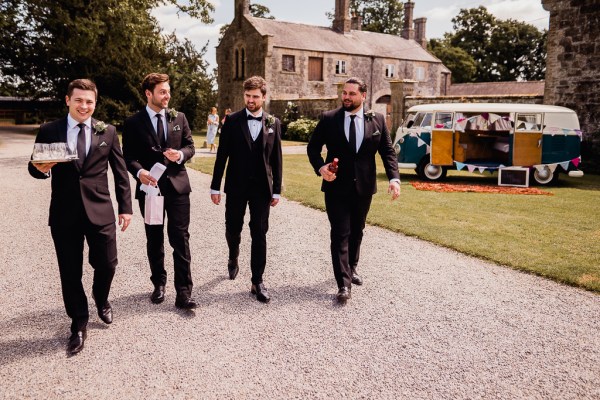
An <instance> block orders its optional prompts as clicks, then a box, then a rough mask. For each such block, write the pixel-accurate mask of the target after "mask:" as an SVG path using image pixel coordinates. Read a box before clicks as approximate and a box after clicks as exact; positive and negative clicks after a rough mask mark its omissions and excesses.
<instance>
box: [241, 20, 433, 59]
mask: <svg viewBox="0 0 600 400" xmlns="http://www.w3.org/2000/svg"><path fill="white" fill-rule="evenodd" d="M246 18H247V19H248V21H249V22H250V23H251V24H252V25H253V26H254V28H255V29H256V30H257V31H258V33H260V34H261V35H263V36H264V35H269V36H272V37H273V46H275V47H283V48H287V49H297V50H307V51H323V52H328V53H342V54H350V55H360V56H375V57H385V58H395V59H400V60H412V61H426V62H432V63H441V61H440V60H439V59H437V58H436V57H434V56H433V55H431V54H430V53H429V52H427V51H426V50H425V49H423V48H422V47H421V46H420V45H419V44H418V43H417V42H416V41H414V40H407V39H404V38H402V37H400V36H395V35H388V34H383V33H375V32H367V31H355V30H352V31H350V32H348V33H346V34H343V33H339V32H336V31H334V30H333V29H332V28H328V27H324V26H316V25H306V24H298V23H294V22H284V21H276V20H272V19H264V18H255V17H251V16H246Z"/></svg>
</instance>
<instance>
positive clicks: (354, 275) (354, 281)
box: [352, 270, 363, 286]
mask: <svg viewBox="0 0 600 400" xmlns="http://www.w3.org/2000/svg"><path fill="white" fill-rule="evenodd" d="M352 284H353V285H358V286H360V285H362V284H363V280H362V278H361V277H360V275H358V274H357V273H356V271H354V270H352Z"/></svg>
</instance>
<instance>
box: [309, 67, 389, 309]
mask: <svg viewBox="0 0 600 400" xmlns="http://www.w3.org/2000/svg"><path fill="white" fill-rule="evenodd" d="M366 95H367V85H366V84H365V83H364V81H363V80H361V79H360V78H350V79H348V80H347V81H346V82H345V84H344V87H343V90H342V107H340V108H337V109H335V110H332V111H328V112H325V113H323V115H322V116H321V119H320V121H319V123H318V124H317V126H316V128H315V130H314V132H313V134H312V136H311V138H310V141H309V143H308V146H307V153H308V158H309V160H310V163H311V165H312V166H313V168H314V170H315V172H316V174H317V175H318V176H321V177H322V178H323V181H322V185H321V190H322V191H323V192H325V207H326V209H327V217H328V218H329V222H330V224H331V259H332V263H333V272H334V276H335V280H336V283H337V286H338V293H337V296H336V297H337V300H338V301H339V302H340V303H342V304H343V303H346V301H347V300H348V299H350V297H351V288H352V284H355V285H362V284H363V279H362V278H361V277H360V276H359V275H358V273H357V266H358V260H359V256H360V245H361V242H362V238H363V229H364V227H365V221H366V219H367V214H368V212H369V208H370V207H371V200H372V198H373V194H375V193H376V192H377V179H376V169H375V154H376V153H379V155H380V156H381V159H382V160H383V166H384V168H385V172H386V174H387V177H388V179H389V180H390V182H389V188H388V193H392V200H395V199H396V198H397V197H398V196H399V195H400V176H399V174H398V163H397V160H396V154H395V152H394V149H393V147H392V141H391V138H390V134H389V132H388V129H387V126H386V124H385V117H384V116H383V115H381V114H378V113H374V112H373V111H367V112H365V110H364V102H365V99H366ZM323 145H325V146H326V147H327V156H326V159H325V160H323V157H322V156H321V151H322V149H323ZM334 158H337V159H338V160H339V164H338V171H337V172H331V171H330V170H329V165H330V164H331V162H332V161H333V159H334Z"/></svg>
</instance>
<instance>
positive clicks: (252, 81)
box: [244, 76, 267, 96]
mask: <svg viewBox="0 0 600 400" xmlns="http://www.w3.org/2000/svg"><path fill="white" fill-rule="evenodd" d="M254 89H260V92H261V93H262V94H263V96H264V95H266V94H267V81H266V80H265V78H263V77H262V76H252V77H250V78H248V79H246V80H245V81H244V91H246V90H254Z"/></svg>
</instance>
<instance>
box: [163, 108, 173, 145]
mask: <svg viewBox="0 0 600 400" xmlns="http://www.w3.org/2000/svg"><path fill="white" fill-rule="evenodd" d="M165 118H166V119H167V131H166V132H165V133H166V135H167V140H166V142H167V148H173V146H172V145H171V132H173V123H174V122H175V118H171V117H170V116H169V113H168V112H167V110H165Z"/></svg>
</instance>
